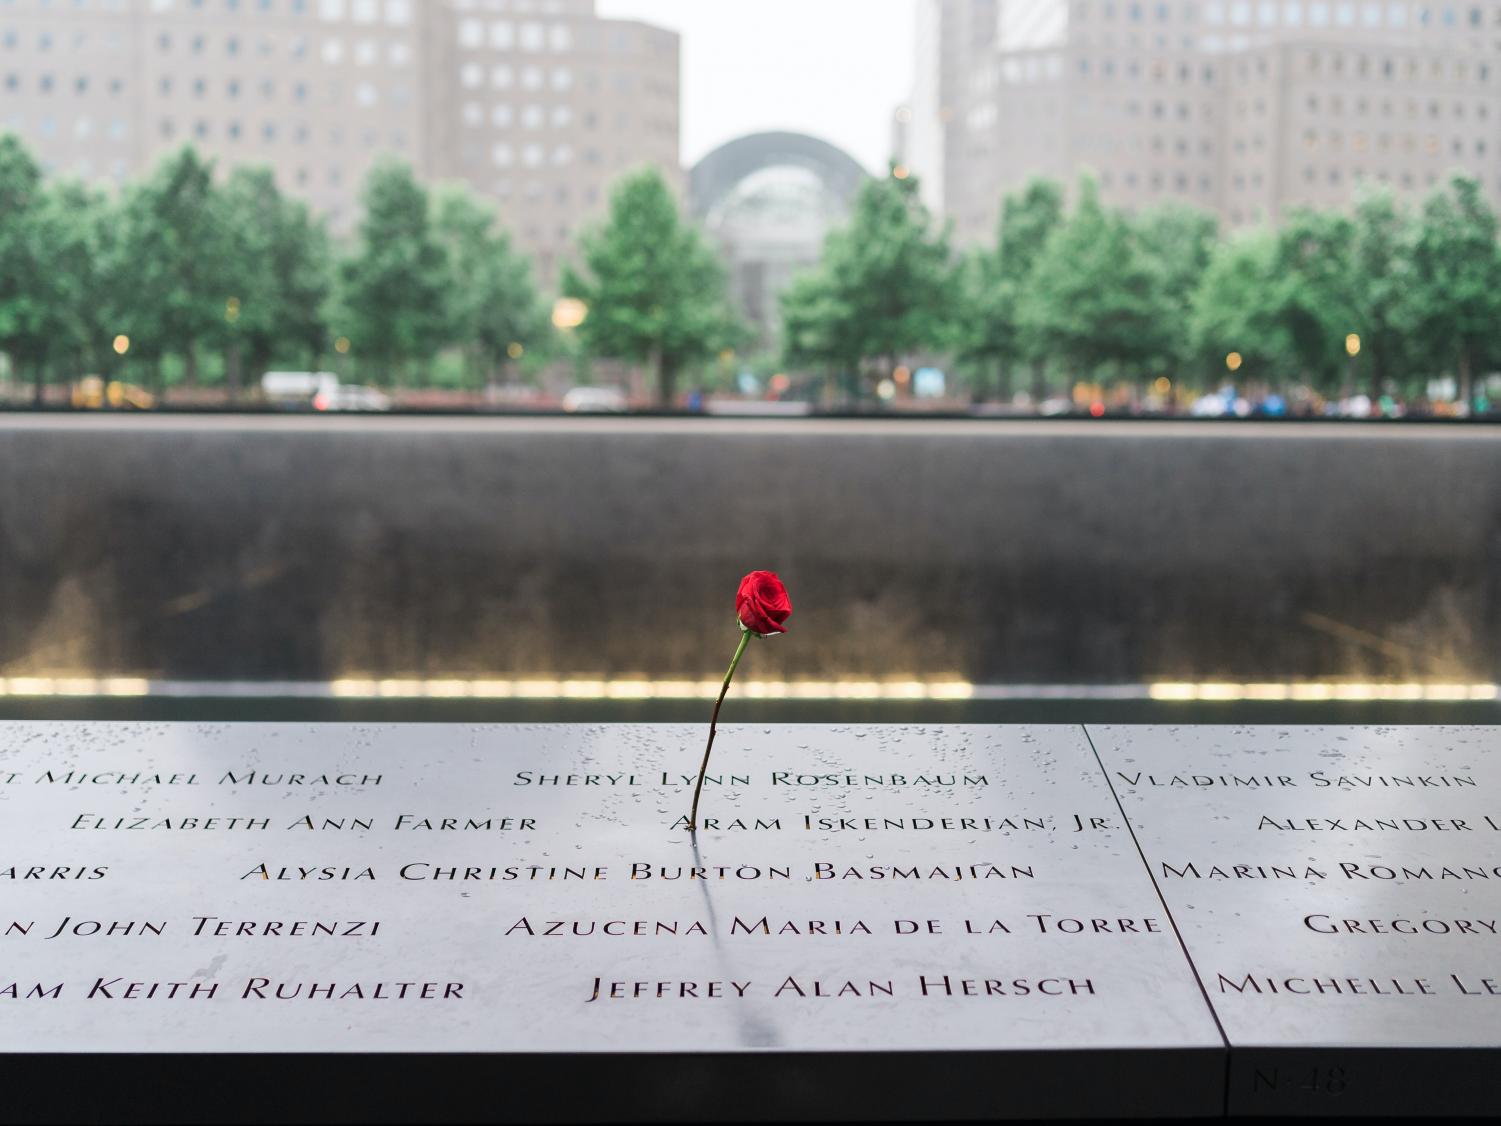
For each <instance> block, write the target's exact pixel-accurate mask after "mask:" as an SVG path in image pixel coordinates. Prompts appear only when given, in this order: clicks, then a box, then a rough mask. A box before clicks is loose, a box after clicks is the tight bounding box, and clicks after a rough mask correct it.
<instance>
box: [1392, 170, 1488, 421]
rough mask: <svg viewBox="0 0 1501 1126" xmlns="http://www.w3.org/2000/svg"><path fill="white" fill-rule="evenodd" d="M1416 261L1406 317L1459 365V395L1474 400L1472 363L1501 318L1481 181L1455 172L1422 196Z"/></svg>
mask: <svg viewBox="0 0 1501 1126" xmlns="http://www.w3.org/2000/svg"><path fill="white" fill-rule="evenodd" d="M1411 263H1412V268H1411V273H1410V275H1409V277H1410V284H1409V285H1408V286H1407V298H1406V310H1405V320H1406V323H1407V324H1408V325H1410V326H1411V328H1412V330H1413V331H1414V332H1415V334H1416V335H1417V336H1418V337H1419V339H1420V340H1421V341H1422V342H1423V344H1424V345H1425V346H1426V347H1427V348H1428V349H1429V350H1430V351H1431V353H1432V354H1433V355H1434V356H1437V357H1443V360H1444V362H1445V363H1446V364H1447V363H1452V364H1453V365H1454V369H1455V370H1456V371H1457V373H1458V376H1459V393H1460V399H1461V400H1462V401H1463V402H1464V403H1465V404H1467V405H1469V406H1472V407H1473V405H1474V401H1475V367H1476V365H1477V363H1480V362H1484V361H1485V360H1486V359H1487V358H1489V355H1490V354H1493V353H1494V350H1495V348H1496V345H1495V344H1494V343H1493V338H1494V336H1495V331H1496V324H1497V322H1498V321H1501V252H1498V250H1497V247H1496V215H1495V212H1493V211H1492V210H1491V207H1490V204H1489V203H1487V202H1486V199H1485V196H1484V194H1483V193H1482V191H1481V188H1480V185H1479V183H1478V182H1477V181H1475V180H1473V179H1470V178H1469V177H1466V176H1455V177H1454V178H1453V179H1452V180H1450V181H1449V183H1448V184H1447V185H1446V186H1444V187H1443V188H1440V189H1438V190H1436V191H1434V192H1433V193H1431V194H1430V195H1429V196H1428V198H1427V199H1425V200H1424V201H1423V207H1422V212H1421V214H1420V216H1419V218H1418V225H1417V232H1416V235H1415V237H1414V239H1413V243H1412V257H1411Z"/></svg>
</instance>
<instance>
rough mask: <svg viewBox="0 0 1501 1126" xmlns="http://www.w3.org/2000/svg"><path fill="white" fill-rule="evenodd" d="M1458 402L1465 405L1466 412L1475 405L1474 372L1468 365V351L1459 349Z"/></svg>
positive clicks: (1462, 348)
mask: <svg viewBox="0 0 1501 1126" xmlns="http://www.w3.org/2000/svg"><path fill="white" fill-rule="evenodd" d="M1459 401H1460V402H1462V403H1463V404H1464V405H1465V410H1466V411H1468V410H1470V409H1471V408H1473V407H1474V405H1475V372H1474V370H1473V367H1472V365H1471V363H1470V350H1469V348H1467V347H1461V348H1460V350H1459Z"/></svg>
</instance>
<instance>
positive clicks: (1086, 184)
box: [1019, 178, 1174, 377]
mask: <svg viewBox="0 0 1501 1126" xmlns="http://www.w3.org/2000/svg"><path fill="white" fill-rule="evenodd" d="M1019 317H1020V324H1021V329H1022V332H1023V333H1025V334H1027V335H1028V336H1029V338H1030V339H1031V340H1032V341H1034V345H1033V346H1034V347H1039V348H1044V349H1046V350H1047V351H1048V353H1050V354H1051V355H1054V356H1057V357H1058V358H1059V359H1060V360H1062V361H1063V362H1065V363H1066V364H1068V365H1069V366H1070V367H1072V368H1073V369H1075V370H1076V372H1077V373H1078V374H1080V375H1088V376H1090V377H1095V376H1097V375H1099V374H1100V372H1101V369H1104V368H1107V367H1108V368H1111V369H1113V371H1114V373H1115V374H1117V375H1124V374H1132V373H1137V374H1139V373H1140V372H1141V370H1142V369H1143V368H1144V367H1145V365H1147V364H1149V363H1151V362H1153V361H1159V360H1160V358H1161V357H1162V356H1164V355H1167V354H1169V353H1170V351H1171V345H1172V333H1173V331H1174V330H1173V327H1172V317H1171V312H1170V310H1169V309H1168V307H1167V305H1166V302H1165V299H1164V296H1163V283H1162V279H1161V278H1160V277H1159V275H1158V272H1157V270H1156V269H1155V268H1154V264H1153V263H1152V262H1150V261H1148V259H1147V257H1146V256H1145V255H1144V254H1143V253H1142V251H1141V249H1140V247H1139V246H1138V244H1137V239H1136V237H1135V235H1134V232H1133V231H1132V229H1131V227H1130V225H1129V224H1128V223H1127V221H1126V219H1125V218H1124V217H1123V216H1121V215H1119V214H1118V213H1115V212H1112V211H1107V210H1106V209H1105V208H1104V207H1103V206H1102V205H1101V204H1100V200H1099V192H1098V190H1097V189H1096V187H1095V184H1094V181H1093V180H1090V179H1087V178H1086V179H1083V180H1081V181H1080V183H1079V200H1078V204H1077V205H1076V206H1075V208H1074V211H1073V213H1072V214H1071V215H1070V216H1069V217H1068V219H1067V221H1065V222H1064V224H1063V225H1062V226H1061V227H1059V228H1058V229H1057V230H1055V231H1054V232H1053V233H1052V234H1051V235H1050V236H1049V237H1048V240H1047V243H1046V245H1045V246H1044V247H1043V250H1042V255H1041V257H1040V258H1039V259H1038V261H1037V264H1036V267H1035V268H1034V270H1033V272H1032V275H1031V278H1030V283H1029V285H1028V287H1027V290H1026V292H1025V293H1024V294H1023V295H1022V298H1021V301H1020V307H1019Z"/></svg>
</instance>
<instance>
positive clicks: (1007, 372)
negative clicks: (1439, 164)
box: [995, 360, 1012, 403]
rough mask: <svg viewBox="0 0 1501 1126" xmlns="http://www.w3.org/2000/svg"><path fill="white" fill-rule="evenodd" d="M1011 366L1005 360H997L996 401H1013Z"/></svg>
mask: <svg viewBox="0 0 1501 1126" xmlns="http://www.w3.org/2000/svg"><path fill="white" fill-rule="evenodd" d="M1011 395H1012V390H1011V367H1010V365H1009V364H1007V363H1006V361H1005V360H997V361H996V362H995V397H996V402H999V403H1009V402H1010V401H1011Z"/></svg>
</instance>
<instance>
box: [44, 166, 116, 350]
mask: <svg viewBox="0 0 1501 1126" xmlns="http://www.w3.org/2000/svg"><path fill="white" fill-rule="evenodd" d="M116 219H117V213H116V211H115V209H114V207H113V206H112V205H111V203H110V201H109V200H108V199H107V198H106V197H105V196H104V195H103V194H101V193H99V192H96V191H92V190H91V189H89V188H86V187H84V186H83V185H82V184H78V183H73V182H67V181H64V182H62V183H58V184H54V185H51V186H50V187H48V188H47V189H46V191H45V192H44V194H43V196H42V203H41V208H40V214H39V224H40V225H39V231H40V241H41V250H42V252H43V256H44V259H45V262H46V269H47V272H48V274H49V275H50V277H49V279H48V281H47V283H46V286H45V289H44V290H43V291H42V292H43V293H45V296H46V300H47V306H48V307H47V309H46V310H45V315H44V323H45V325H46V326H47V327H46V332H47V336H48V338H49V341H50V346H49V348H48V352H49V356H50V357H51V358H52V360H53V361H54V362H58V361H63V362H66V363H67V364H68V365H69V367H70V371H71V374H74V375H81V374H85V373H93V374H99V373H104V372H107V371H108V370H109V369H110V368H111V367H112V366H113V365H115V364H117V363H119V362H120V361H119V359H118V358H117V357H116V356H115V355H114V353H113V352H112V350H111V348H110V344H111V341H112V340H113V339H114V337H115V335H116V334H115V332H114V330H113V327H112V326H113V324H114V321H115V318H116V315H117V312H118V310H119V309H120V308H121V307H122V306H123V305H124V304H125V303H126V302H127V301H128V300H129V295H128V294H126V293H124V292H122V291H121V289H120V287H119V285H118V279H117V267H118V254H117V251H116V248H115V241H116Z"/></svg>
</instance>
